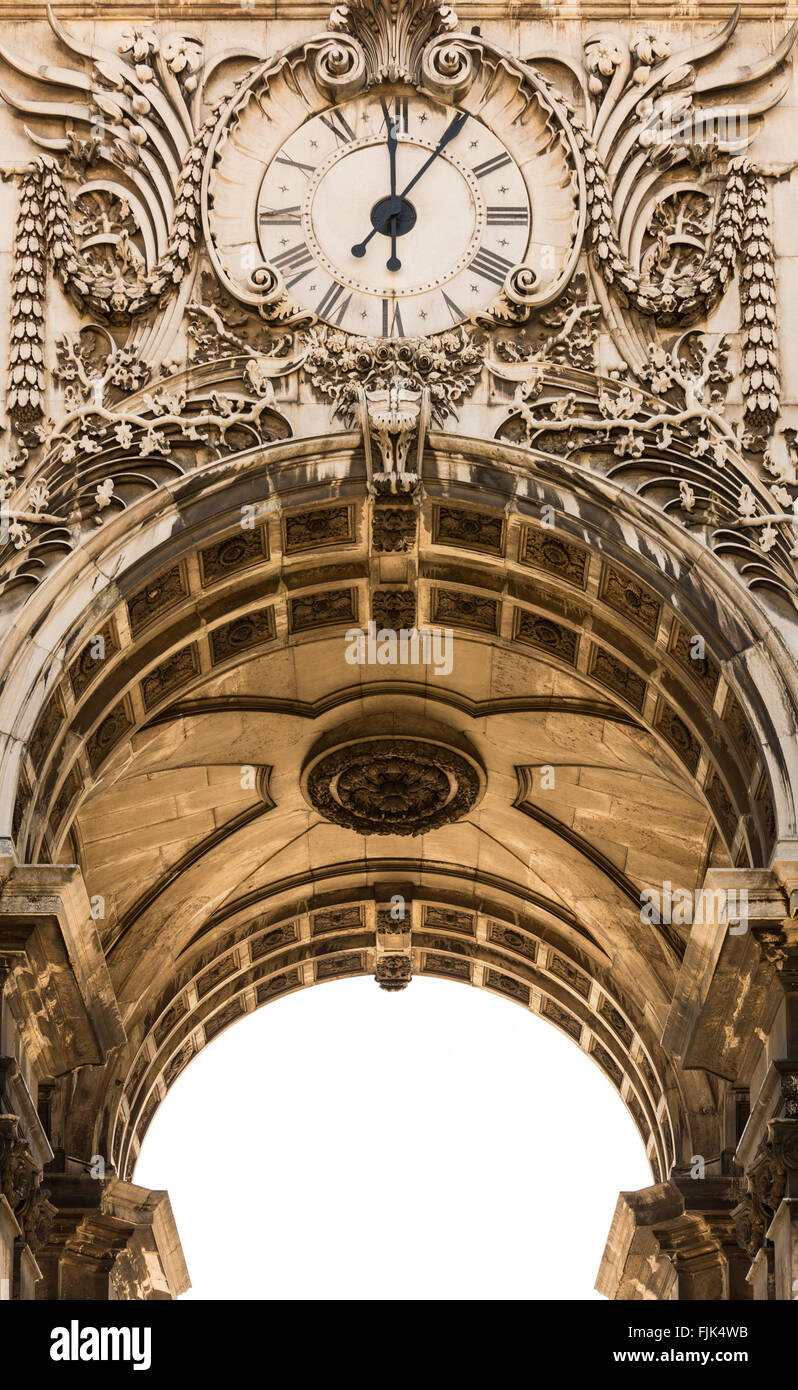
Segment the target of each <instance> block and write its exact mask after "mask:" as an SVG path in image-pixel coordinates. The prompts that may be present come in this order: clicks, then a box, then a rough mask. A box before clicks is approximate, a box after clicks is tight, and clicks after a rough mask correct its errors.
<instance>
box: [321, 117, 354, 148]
mask: <svg viewBox="0 0 798 1390" xmlns="http://www.w3.org/2000/svg"><path fill="white" fill-rule="evenodd" d="M321 119H322V124H323V125H326V127H327V129H328V130H331V131H332V133H333V135H334V136H335V139H336V143H337V144H339V145H348V144H350V142H351V141H352V140H354V139H355V138H356V137H355V132H354V131H353V129H352V127H351V125H350V124H349V122H348V121H347V119H346V117H345V116H342V115H341V112H340V111H337V110H336V111H331V112H330V114H329V116H322V118H321Z"/></svg>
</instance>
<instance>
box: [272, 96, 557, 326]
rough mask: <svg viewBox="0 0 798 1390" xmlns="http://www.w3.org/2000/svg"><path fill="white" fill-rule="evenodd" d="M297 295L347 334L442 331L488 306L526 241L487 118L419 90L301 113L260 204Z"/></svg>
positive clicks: (524, 202) (509, 171)
mask: <svg viewBox="0 0 798 1390" xmlns="http://www.w3.org/2000/svg"><path fill="white" fill-rule="evenodd" d="M257 223H258V240H259V245H260V251H261V254H262V255H263V258H264V260H267V261H269V262H270V263H271V264H272V265H273V266H275V267H276V269H277V270H279V272H280V274H281V275H282V277H283V280H284V282H285V285H286V289H287V291H288V293H289V295H290V297H291V299H292V300H293V301H294V302H295V303H296V304H298V305H299V306H300V307H301V308H302V309H306V310H309V311H310V312H312V313H314V314H318V316H319V317H320V318H322V319H324V320H325V321H326V322H327V323H330V324H333V325H335V326H336V327H337V328H341V329H342V330H344V331H345V332H348V333H362V334H366V335H369V336H373V337H386V338H387V337H400V338H401V337H414V336H418V335H423V334H427V333H440V332H443V331H446V330H448V329H451V328H452V327H453V326H455V325H457V324H459V323H462V322H463V321H464V320H465V319H468V318H469V317H470V316H471V315H472V314H473V313H475V312H476V311H478V310H480V309H483V308H484V307H485V306H486V305H488V304H489V303H490V302H491V301H492V300H493V299H495V298H496V296H497V294H498V293H499V291H500V290H501V287H502V285H503V284H504V280H505V277H506V276H507V274H508V272H509V271H510V270H511V269H512V268H513V266H515V265H517V264H518V263H519V262H520V261H523V260H524V255H525V252H526V249H527V245H528V243H529V238H530V206H529V196H528V193H527V187H526V183H525V182H524V178H523V175H522V174H521V171H520V169H519V168H518V165H517V164H516V163H515V161H514V160H513V159H512V157H511V155H510V154H509V153H508V151H507V150H506V148H505V147H504V145H503V144H502V142H501V141H500V140H499V139H498V138H497V136H496V135H494V134H493V133H492V131H490V130H488V129H487V127H486V126H484V125H483V124H482V123H481V121H479V120H477V119H476V118H475V117H474V116H471V115H468V114H467V113H466V112H464V111H458V110H457V109H456V108H454V107H451V106H441V105H438V104H437V103H436V102H434V101H432V100H430V99H429V98H427V97H424V96H421V95H420V94H419V93H417V92H409V93H408V94H407V95H406V96H396V95H394V94H391V95H390V96H383V97H381V96H380V95H379V93H369V94H367V95H365V96H363V97H359V98H357V99H355V100H352V101H349V102H345V103H344V104H342V105H341V106H337V107H334V108H331V109H330V110H328V111H326V112H324V113H323V114H321V115H318V116H314V117H313V118H312V119H310V120H308V121H306V122H305V124H304V125H302V126H300V128H299V129H298V130H296V131H295V132H294V134H293V135H292V136H291V137H290V138H289V139H288V140H287V141H286V142H285V144H284V145H283V146H282V148H281V149H280V151H279V153H278V154H277V155H276V156H275V157H274V158H273V159H272V160H271V162H270V164H269V166H268V168H267V170H266V172H265V174H264V177H263V180H262V182H261V185H260V190H259V194H258V203H257Z"/></svg>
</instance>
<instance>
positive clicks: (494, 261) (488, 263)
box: [469, 246, 513, 285]
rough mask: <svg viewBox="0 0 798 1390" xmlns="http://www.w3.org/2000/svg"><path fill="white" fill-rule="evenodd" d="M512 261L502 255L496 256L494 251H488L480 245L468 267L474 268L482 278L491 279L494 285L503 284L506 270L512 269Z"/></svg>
mask: <svg viewBox="0 0 798 1390" xmlns="http://www.w3.org/2000/svg"><path fill="white" fill-rule="evenodd" d="M512 268H513V263H512V261H508V260H506V259H505V257H504V256H497V255H496V253H495V252H494V251H488V250H487V249H486V247H484V246H481V247H480V248H479V250H478V251H477V254H476V256H475V257H474V259H473V261H472V262H471V265H470V267H469V269H471V270H475V271H476V272H477V275H481V276H482V278H483V280H492V281H493V284H494V285H503V284H504V281H505V279H506V278H507V272H508V270H512Z"/></svg>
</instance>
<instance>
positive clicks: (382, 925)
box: [374, 893, 413, 992]
mask: <svg viewBox="0 0 798 1390" xmlns="http://www.w3.org/2000/svg"><path fill="white" fill-rule="evenodd" d="M410 913H411V908H410V902H409V901H408V900H407V899H406V898H405V897H404V896H403V894H401V893H400V894H397V895H396V896H395V897H394V898H392V899H391V903H390V905H388V904H384V905H383V904H378V906H377V932H376V947H377V955H376V964H375V971H374V976H375V979H376V981H377V984H378V985H379V987H380V989H385V990H388V991H389V992H393V991H396V990H400V989H406V988H407V986H408V985H409V984H410V981H411V979H412V977H413V961H412V955H411V940H412V938H411V932H410V924H411V916H410Z"/></svg>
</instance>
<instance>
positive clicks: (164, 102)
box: [0, 0, 798, 600]
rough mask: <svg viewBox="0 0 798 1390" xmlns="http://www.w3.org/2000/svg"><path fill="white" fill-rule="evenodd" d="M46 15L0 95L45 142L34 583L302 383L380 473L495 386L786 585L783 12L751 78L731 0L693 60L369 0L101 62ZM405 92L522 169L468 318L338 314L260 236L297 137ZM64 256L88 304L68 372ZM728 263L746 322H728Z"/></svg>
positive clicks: (35, 242) (504, 422)
mask: <svg viewBox="0 0 798 1390" xmlns="http://www.w3.org/2000/svg"><path fill="white" fill-rule="evenodd" d="M48 18H49V23H50V27H51V29H52V32H53V35H54V37H55V40H56V42H57V44H58V45H59V46H60V47H62V48H63V49H65V50H66V51H67V52H68V54H69V55H70V62H71V64H72V66H58V67H56V66H55V65H53V64H50V63H48V62H43V63H41V64H37V65H36V66H35V67H34V66H33V65H32V64H31V63H30V62H29V61H28V60H27V59H25V58H23V57H21V56H18V55H15V54H13V53H10V52H7V51H6V50H2V52H0V59H2V62H3V63H4V65H5V67H6V68H7V69H8V70H10V71H11V72H13V73H15V74H16V75H17V77H21V78H23V79H24V80H25V81H26V82H27V84H28V85H27V88H26V92H25V94H24V95H23V94H20V93H19V92H18V91H17V90H16V87H15V88H14V90H7V89H6V86H5V85H4V89H3V91H4V96H5V99H6V101H7V102H8V104H9V105H10V106H11V107H12V109H14V110H15V111H16V112H18V113H19V114H20V115H24V116H25V118H26V119H28V120H29V121H30V122H31V127H30V130H29V131H28V136H29V139H30V141H31V142H32V144H33V146H34V150H35V153H34V154H33V157H32V158H31V159H30V160H28V161H26V162H21V163H16V164H14V165H9V166H7V168H6V170H5V176H7V177H16V178H17V179H18V181H19V204H18V214H17V226H16V237H15V260H14V271H13V285H12V301H11V335H12V338H11V358H10V390H9V394H8V399H7V409H8V418H9V420H10V422H11V425H12V430H11V432H10V434H9V437H8V447H7V448H6V449H5V450H4V454H3V459H2V463H1V464H0V502H2V505H3V512H4V515H5V516H6V518H7V523H8V525H7V528H3V530H2V544H3V550H2V554H0V565H1V566H2V567H3V569H4V570H5V571H6V576H5V582H6V583H7V584H8V585H10V587H11V588H12V589H13V590H16V592H17V593H18V594H19V595H20V596H23V595H24V594H25V593H27V592H29V590H30V588H31V586H32V585H34V584H35V583H37V582H38V581H39V580H40V578H41V577H42V576H43V574H44V573H46V571H47V568H48V567H49V566H50V565H51V564H52V563H53V562H54V561H55V559H56V557H57V556H58V555H63V554H64V553H66V552H68V551H69V550H71V549H72V548H74V546H75V544H76V543H78V541H79V539H80V537H81V536H85V535H86V534H87V532H88V533H90V532H91V530H92V528H93V527H94V526H95V525H97V524H99V525H103V524H105V523H106V522H107V521H108V520H109V519H110V518H112V517H113V516H114V515H115V514H116V513H118V512H119V511H120V510H123V509H124V508H125V507H127V506H129V505H130V504H131V502H132V501H133V500H135V498H136V497H137V496H141V495H143V493H145V492H146V491H147V490H150V489H151V488H157V487H159V486H161V485H162V484H164V483H166V482H167V481H168V480H169V479H170V478H172V477H175V476H179V474H180V473H181V472H183V471H184V470H185V467H186V463H185V459H184V455H183V453H182V452H181V446H180V442H179V440H178V438H177V436H178V434H182V435H183V436H184V438H186V439H188V440H189V441H190V442H191V443H193V444H196V445H197V446H198V448H197V449H196V450H195V451H194V455H195V461H196V463H197V464H199V466H202V464H203V463H206V462H209V461H212V460H213V459H214V458H218V457H220V456H224V455H227V454H229V453H231V452H235V451H236V450H242V449H244V448H246V447H248V446H252V445H254V444H268V443H271V442H274V441H275V440H279V439H281V438H284V437H286V435H287V434H288V433H290V432H291V430H292V428H293V425H292V423H291V419H290V417H288V416H286V415H285V414H284V412H283V410H282V406H281V402H282V401H283V400H284V399H285V400H287V399H288V398H289V397H290V398H291V399H292V400H294V401H296V403H297V404H298V405H300V406H301V405H302V404H304V403H305V402H306V401H307V400H308V399H312V400H315V401H316V402H321V403H323V404H325V405H327V406H328V407H329V410H330V416H331V419H332V420H333V421H334V422H335V423H336V424H339V425H341V426H342V427H344V428H350V429H351V428H353V427H356V426H358V425H359V426H360V428H361V430H362V433H363V439H364V444H365V447H366V454H367V460H368V463H369V468H370V484H371V487H372V490H373V491H374V492H376V493H378V494H380V493H385V494H392V493H395V492H405V493H408V492H410V493H412V492H414V491H415V490H417V488H418V486H419V478H420V475H421V469H420V466H419V460H420V459H421V457H422V454H423V447H424V435H425V432H426V430H427V422H426V419H425V416H426V414H427V413H428V416H429V427H430V428H436V427H450V426H451V425H452V424H453V422H454V420H455V418H456V416H457V415H458V414H460V413H462V412H463V411H464V410H466V409H468V407H469V403H470V402H471V401H472V400H473V399H475V398H478V397H479V393H480V391H483V392H484V393H486V394H487V399H488V410H489V412H492V413H493V415H494V417H495V416H496V415H497V414H499V415H501V414H502V413H504V412H506V410H507V406H508V405H510V407H511V409H510V412H509V415H507V416H506V418H504V419H498V420H497V421H496V426H494V427H493V428H492V429H490V430H489V431H488V435H489V436H490V435H491V434H494V435H496V436H497V437H498V438H501V439H505V440H509V441H511V442H513V443H518V444H521V445H523V446H525V447H527V448H529V449H531V450H532V451H535V452H540V451H544V452H546V451H551V452H553V453H554V454H556V455H560V456H565V457H566V458H567V459H569V460H570V461H572V462H573V463H574V465H575V466H579V467H583V466H587V467H590V468H596V469H598V470H599V471H601V472H604V473H606V474H607V475H608V476H611V477H612V478H614V479H616V480H618V481H621V482H622V483H623V484H624V485H625V486H628V487H630V488H633V489H635V490H637V491H638V492H639V493H641V494H643V495H645V496H646V498H647V499H648V500H649V501H653V502H655V503H656V504H657V505H660V506H661V507H662V508H663V509H664V510H665V511H666V512H667V513H668V515H669V516H670V517H671V518H672V519H673V520H675V521H677V522H678V523H679V524H681V525H683V526H685V527H686V528H687V529H688V530H690V531H691V532H692V533H693V534H694V535H695V536H697V537H699V538H700V539H702V540H703V541H705V542H706V543H708V544H709V545H711V547H712V548H713V549H714V550H715V551H716V552H717V553H719V554H722V555H725V556H726V557H727V558H728V559H729V560H730V561H731V562H732V563H733V564H735V565H736V566H737V568H738V569H739V571H740V572H741V573H743V574H745V577H746V581H747V582H748V583H749V584H751V585H752V586H765V587H769V588H770V589H772V590H774V591H777V592H779V593H780V594H782V595H787V596H789V597H790V599H791V600H794V597H795V592H796V574H797V573H798V572H797V571H796V562H797V561H798V531H797V530H796V521H795V517H796V506H798V475H797V474H796V465H797V464H798V449H796V447H795V434H796V431H795V428H794V427H793V426H790V425H785V426H784V427H783V428H781V429H779V428H778V422H779V416H780V410H781V384H780V378H781V367H780V362H779V352H778V313H777V305H776V283H775V271H774V261H773V245H772V237H771V229H770V202H771V189H772V185H773V184H774V182H775V181H777V180H779V179H785V178H788V177H789V176H790V174H791V171H792V166H791V165H790V164H785V165H774V164H767V163H762V162H761V161H758V160H757V159H756V157H755V153H754V152H753V149H752V147H753V144H754V142H755V139H756V136H757V133H758V131H759V129H760V127H761V125H762V122H763V120H764V119H765V118H766V115H767V112H768V111H769V110H770V109H771V108H772V107H774V106H776V105H777V104H778V103H779V102H780V101H781V99H782V97H783V95H784V92H785V90H786V80H787V79H783V74H784V71H785V68H786V65H787V63H788V61H789V59H790V55H791V52H792V48H793V45H794V41H795V37H796V32H797V31H796V27H795V26H793V28H792V29H791V30H789V31H788V32H787V33H786V34H785V35H784V37H783V39H782V40H781V42H779V43H778V44H777V45H776V46H775V48H774V49H773V50H772V52H770V53H769V54H766V55H764V56H763V57H761V58H760V59H758V60H757V61H756V62H755V63H750V64H746V65H745V66H738V67H734V66H733V60H732V59H731V57H730V54H731V53H732V50H733V40H734V34H735V29H736V26H737V22H738V16H734V17H732V18H731V19H730V20H729V21H728V22H727V23H725V24H724V25H722V26H721V27H720V28H718V29H717V30H716V31H714V32H712V33H708V34H706V35H704V36H703V37H701V38H700V39H699V40H697V41H695V42H694V43H692V44H688V45H687V46H685V47H683V48H680V47H677V46H676V44H675V41H673V40H671V39H667V38H665V37H663V36H661V35H658V34H656V33H654V34H652V33H645V34H636V35H635V34H632V35H631V36H630V37H629V38H628V39H627V38H626V37H625V36H624V35H622V34H621V33H617V34H614V35H613V36H612V37H611V38H608V37H607V36H606V35H603V34H597V35H588V38H587V41H586V45H585V49H584V52H583V53H582V55H581V60H575V59H574V58H573V57H571V56H569V58H568V60H567V61H566V60H565V59H564V58H563V59H562V60H561V59H560V58H559V57H557V56H555V57H552V55H551V54H543V53H541V54H540V55H536V54H535V53H531V54H528V55H527V56H526V57H525V59H524V60H523V61H522V60H520V59H518V58H517V57H515V56H514V55H513V54H511V53H508V52H506V51H504V50H503V49H502V48H501V47H500V46H498V45H497V44H495V43H493V42H491V41H490V40H489V39H487V38H485V37H484V36H482V35H481V34H480V33H479V32H471V33H464V32H462V31H461V30H460V29H459V28H458V21H457V16H456V14H455V13H454V11H453V10H452V9H451V8H450V7H448V6H446V5H440V4H435V3H432V0H415V3H413V4H408V5H404V4H398V3H396V0H355V3H352V4H350V5H342V6H338V7H336V8H335V9H334V10H333V11H332V13H331V16H330V20H329V25H328V28H327V30H326V31H324V32H322V33H320V34H318V35H316V36H313V37H311V38H309V39H303V40H302V41H301V42H299V43H295V44H293V45H292V46H289V47H288V48H287V49H286V50H284V51H283V52H281V53H277V54H274V55H270V56H265V57H264V55H262V54H261V53H259V52H257V51H255V50H252V51H250V50H247V49H246V48H245V49H242V50H241V51H236V53H235V54H231V53H228V52H222V53H219V54H216V53H213V52H206V51H205V50H204V49H203V47H202V44H201V43H200V41H199V40H198V39H197V38H195V37H191V36H189V35H187V34H185V33H183V32H182V31H181V30H179V29H178V30H176V31H174V32H172V33H168V32H164V31H163V29H162V28H161V27H158V28H157V29H156V28H152V27H147V26H145V27H141V28H136V29H135V30H133V31H131V32H130V33H129V34H126V35H124V36H122V37H121V38H120V41H119V45H118V48H117V51H112V49H111V48H101V47H99V46H97V45H96V44H92V43H88V42H84V41H83V40H82V39H79V38H77V37H75V36H74V35H72V34H71V33H70V32H69V30H68V29H67V28H65V27H64V26H63V25H62V24H61V23H60V22H59V21H58V20H57V19H56V18H55V16H54V15H53V13H52V11H48ZM717 62H720V67H716V66H715V64H716V63H717ZM729 63H731V64H732V66H731V67H730V66H729ZM231 65H232V68H233V71H232V73H231ZM386 83H387V84H392V85H391V91H392V92H393V91H396V90H401V91H412V90H414V89H415V90H416V92H417V93H419V94H423V95H424V99H425V100H426V99H428V98H429V97H430V96H431V97H433V98H434V100H435V101H437V102H440V103H442V104H443V107H444V108H445V107H456V109H457V110H459V111H462V112H464V113H465V112H467V113H470V115H471V116H474V117H477V116H478V117H479V118H480V119H481V120H484V121H486V122H487V124H488V125H489V126H490V125H493V126H494V127H495V128H496V129H497V130H499V131H500V132H501V135H502V139H503V140H504V141H505V142H506V145H507V149H508V150H509V151H510V152H511V154H512V155H513V157H515V156H516V155H517V156H518V157H519V158H520V159H521V160H522V162H524V167H525V168H526V169H528V172H527V174H525V178H526V179H527V184H528V192H529V197H530V206H531V207H532V210H533V217H532V221H531V224H530V225H531V226H532V227H533V232H534V234H533V235H532V237H531V238H530V240H529V244H528V247H527V250H526V252H525V253H524V255H523V257H522V259H521V260H520V262H519V263H518V264H512V265H510V269H509V270H507V266H506V265H505V266H504V267H503V269H502V272H501V274H500V275H497V276H494V279H495V281H496V294H495V299H494V300H493V302H492V303H490V304H489V305H488V307H487V308H486V309H479V310H475V311H474V313H473V314H472V315H471V317H470V318H469V317H468V315H465V317H464V320H463V321H462V322H460V323H459V324H458V325H457V326H453V328H452V331H451V332H445V333H443V332H436V333H432V334H430V335H428V336H419V335H418V334H413V335H410V336H403V332H402V329H401V326H400V327H399V329H398V332H395V331H394V329H395V327H396V325H395V324H394V325H393V327H391V330H390V335H388V327H387V326H386V327H385V328H384V330H383V331H384V333H385V334H386V336H383V337H379V338H377V337H374V336H368V335H365V334H364V335H363V336H359V335H358V334H357V333H353V332H344V331H343V330H340V329H338V328H336V327H335V326H334V325H333V323H332V320H330V321H329V322H327V323H324V322H322V316H321V315H320V314H319V313H314V312H311V311H309V310H308V309H307V308H305V309H302V308H301V307H300V306H299V304H298V303H297V302H294V300H293V299H292V292H291V290H290V288H289V280H290V279H291V276H290V275H289V274H288V271H287V268H286V267H287V266H289V265H292V264H293V262H291V261H290V260H289V261H288V262H286V263H285V264H283V271H285V272H286V273H285V274H283V272H282V271H281V270H280V268H279V267H278V266H276V265H274V264H271V263H269V262H267V261H265V260H264V259H263V252H262V251H261V249H260V246H259V243H258V237H257V232H256V228H255V223H256V221H257V217H258V216H259V215H260V213H259V205H258V202H257V198H258V192H257V189H258V186H259V180H260V179H261V177H262V176H263V170H264V169H267V168H268V167H269V165H270V161H271V160H272V159H273V158H274V156H275V155H276V154H277V152H278V151H279V150H280V149H281V148H282V145H281V141H282V140H284V138H285V134H286V132H290V131H291V130H297V129H299V128H300V127H301V126H302V124H303V122H306V121H307V120H308V119H310V118H318V117H320V114H321V113H325V112H329V110H330V108H331V104H332V105H334V104H335V103H337V102H340V101H341V100H342V99H344V98H347V97H348V96H350V95H351V94H352V93H353V92H359V91H371V90H373V91H375V92H382V91H383V90H384V89H385V90H387V89H386V88H385V84H386ZM31 91H33V93H34V95H31ZM730 92H732V93H733V97H734V100H733V102H731V101H730V100H729V93H730ZM269 113H271V115H270V114H269ZM44 118H46V119H47V120H48V121H49V122H50V124H49V125H47V126H46V127H45V126H44V125H43V124H42V122H43V120H44ZM53 123H55V129H56V131H58V128H59V127H60V133H56V134H53V129H54V124H53ZM530 150H534V152H535V153H534V159H533V160H531V161H530V159H529V154H528V152H529V151H530ZM522 211H523V209H522ZM286 254H290V248H289V253H286ZM277 259H280V257H278V258H277ZM507 264H509V262H508V263H507ZM48 267H52V269H53V270H54V272H55V275H56V277H57V279H58V280H59V281H60V284H61V286H62V288H63V290H64V291H65V293H66V295H67V296H68V297H69V299H70V300H71V302H72V304H73V305H74V306H75V310H76V313H77V321H76V323H75V328H74V331H73V332H71V333H63V334H61V335H60V337H59V339H58V342H57V344H56V345H55V349H56V361H55V363H54V365H53V369H52V377H51V386H52V389H50V388H48V372H47V365H48V357H49V349H48V343H47V341H46V322H47V318H48V309H47V304H46V299H45V288H46V282H47V273H48ZM505 270H507V273H506V274H505V273H504V272H505ZM735 278H737V279H738V281H739V329H738V330H737V331H736V332H735V331H734V330H733V329H732V330H727V327H726V319H724V328H723V331H722V332H719V331H718V330H717V328H716V326H715V325H714V324H713V322H712V316H713V314H714V312H715V310H716V308H718V310H720V307H721V306H722V307H723V311H724V314H726V313H727V309H728V306H727V305H726V302H725V299H726V292H727V290H729V288H730V287H731V285H732V282H733V280H734V279H735ZM320 288H321V287H320ZM319 308H321V302H320V304H319ZM727 317H728V316H727ZM599 371H600V373H601V374H600V375H599ZM187 372H188V375H187ZM198 372H199V375H198ZM735 376H736V377H738V378H739V380H740V384H741V393H742V410H741V411H740V410H739V408H738V406H737V404H736V403H735V404H733V405H732V404H730V402H729V400H728V399H727V395H726V392H727V387H728V384H729V381H730V379H732V378H733V377H735ZM48 412H50V415H53V416H54V417H55V418H54V419H53V418H50V417H49V415H48ZM488 418H490V413H489V415H488ZM131 455H132V457H131ZM414 456H415V459H416V461H415V462H414V461H413V460H414Z"/></svg>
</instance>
